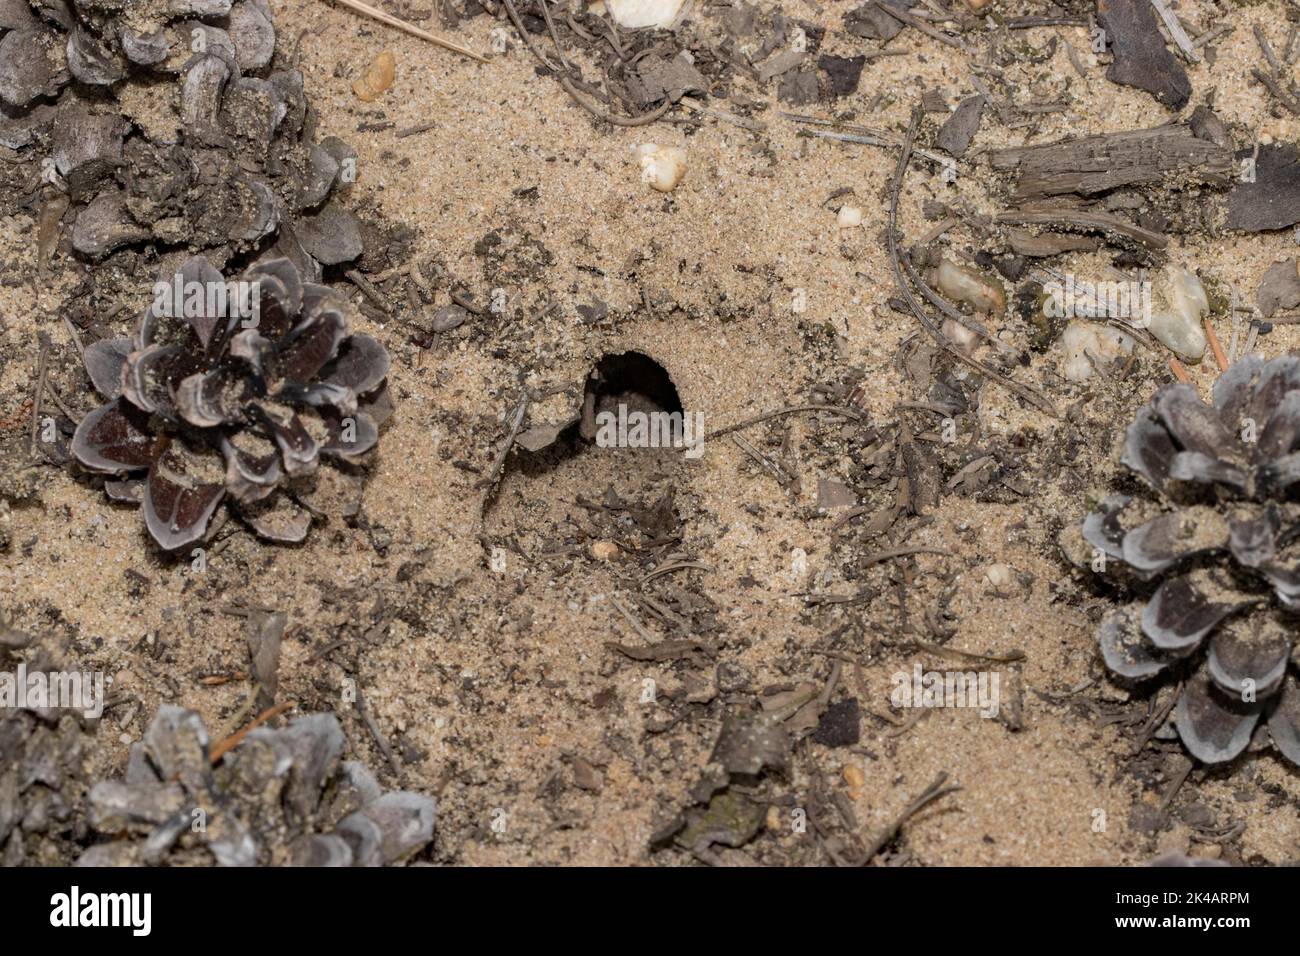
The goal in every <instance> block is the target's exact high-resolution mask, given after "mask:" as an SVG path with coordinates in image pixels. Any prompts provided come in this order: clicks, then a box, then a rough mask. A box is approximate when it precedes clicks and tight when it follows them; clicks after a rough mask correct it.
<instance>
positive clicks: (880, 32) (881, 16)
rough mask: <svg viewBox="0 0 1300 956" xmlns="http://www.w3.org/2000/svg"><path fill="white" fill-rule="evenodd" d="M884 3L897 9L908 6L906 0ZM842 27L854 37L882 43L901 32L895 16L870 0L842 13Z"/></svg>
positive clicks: (901, 25) (892, 0)
mask: <svg viewBox="0 0 1300 956" xmlns="http://www.w3.org/2000/svg"><path fill="white" fill-rule="evenodd" d="M885 5H886V6H890V7H894V8H895V9H898V10H906V9H907V8H908V6H909V4H908V2H907V0H885ZM844 29H845V31H846V32H848V33H851V34H852V35H853V36H855V37H862V38H863V39H864V40H878V41H879V42H881V43H884V42H885V41H886V40H892V39H893V38H894V37H896V36H898V35H899V34H900V33H902V32H903V24H902V21H900V20H899V19H898V18H897V17H891V16H890V15H889V14H888V13H886V12H885V11H884V10H881V9H880V8H879V7H878V6H876V4H875V3H874V2H872V0H867V2H866V3H864V4H863V5H862V6H860V7H856V8H855V9H853V10H850V11H849V12H848V13H846V14H844Z"/></svg>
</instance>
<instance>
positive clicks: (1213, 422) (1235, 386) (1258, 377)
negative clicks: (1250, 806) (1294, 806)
mask: <svg viewBox="0 0 1300 956" xmlns="http://www.w3.org/2000/svg"><path fill="white" fill-rule="evenodd" d="M1122 463H1123V464H1124V465H1126V466H1127V467H1128V468H1130V469H1132V470H1133V471H1135V472H1137V473H1138V474H1139V475H1141V476H1142V477H1143V478H1144V479H1145V480H1146V482H1147V483H1148V484H1149V485H1150V486H1151V488H1152V489H1153V490H1154V491H1155V500H1150V499H1146V498H1132V497H1129V496H1126V495H1113V496H1111V497H1109V498H1107V499H1106V500H1105V501H1103V502H1102V503H1101V507H1100V509H1099V510H1098V511H1096V512H1094V513H1092V514H1090V515H1089V516H1088V517H1087V518H1086V519H1085V520H1084V522H1083V526H1082V528H1081V529H1080V531H1081V534H1082V537H1083V538H1084V539H1085V540H1086V541H1087V543H1088V544H1090V545H1092V546H1093V548H1094V549H1095V551H1094V552H1093V553H1094V556H1096V557H1097V558H1098V559H1100V563H1102V564H1104V563H1106V562H1107V561H1108V560H1109V561H1116V562H1122V563H1123V565H1125V566H1127V568H1129V569H1130V570H1131V571H1133V572H1134V575H1135V577H1136V579H1137V580H1138V581H1139V582H1145V584H1146V586H1147V587H1149V585H1150V584H1152V583H1154V584H1155V585H1156V586H1155V589H1154V592H1153V593H1150V595H1149V597H1148V598H1147V599H1146V600H1145V602H1144V603H1139V604H1134V605H1131V606H1129V607H1125V608H1120V609H1116V610H1113V611H1111V612H1110V613H1108V614H1107V615H1106V616H1105V617H1104V618H1103V620H1102V623H1101V627H1100V630H1099V633H1098V639H1099V642H1100V644H1101V652H1102V656H1103V658H1104V659H1105V662H1106V666H1107V667H1109V668H1110V670H1111V671H1113V672H1114V673H1115V674H1117V675H1119V676H1120V677H1124V678H1128V679H1130V680H1135V681H1137V680H1146V679H1148V678H1152V677H1156V676H1157V675H1162V676H1165V677H1174V678H1176V679H1182V680H1185V684H1184V687H1183V691H1182V694H1181V695H1180V697H1179V699H1178V702H1177V704H1176V705H1175V708H1174V713H1173V722H1174V726H1175V727H1176V728H1177V730H1178V734H1179V736H1180V737H1181V738H1182V741H1183V744H1184V745H1185V746H1186V747H1187V749H1188V751H1190V752H1191V754H1192V755H1193V756H1194V757H1196V758H1197V759H1198V760H1201V761H1203V762H1205V763H1223V762H1226V761H1229V760H1232V759H1234V758H1235V757H1237V756H1238V755H1239V754H1240V753H1241V752H1242V751H1243V750H1245V749H1246V747H1247V745H1248V744H1249V743H1250V741H1251V738H1252V735H1253V734H1254V731H1255V729H1256V727H1257V725H1258V724H1259V723H1260V722H1261V721H1264V722H1266V723H1267V726H1268V728H1269V734H1270V736H1271V737H1272V741H1273V746H1274V747H1275V748H1276V749H1277V750H1279V751H1280V752H1281V753H1282V754H1283V755H1284V756H1285V757H1286V758H1287V759H1288V760H1290V761H1291V762H1292V763H1294V764H1297V765H1300V677H1298V676H1297V673H1296V664H1297V661H1298V660H1300V655H1297V652H1296V640H1295V636H1294V635H1295V631H1296V614H1297V612H1298V611H1300V545H1298V544H1297V539H1300V502H1298V501H1297V495H1296V491H1297V489H1298V488H1300V359H1297V358H1295V357H1293V356H1284V357H1282V358H1278V359H1274V360H1273V361H1271V362H1268V363H1264V362H1263V361H1261V360H1260V359H1258V358H1256V357H1253V356H1250V357H1247V358H1245V359H1243V360H1241V361H1240V362H1237V363H1236V364H1235V365H1233V366H1232V367H1231V368H1229V369H1228V371H1226V372H1224V373H1223V375H1222V376H1220V378H1219V380H1218V381H1217V382H1216V383H1215V385H1214V389H1213V399H1212V404H1211V405H1206V404H1205V403H1203V402H1202V401H1201V399H1200V396H1199V395H1198V394H1197V392H1196V389H1195V388H1194V387H1193V386H1191V385H1185V384H1180V385H1168V386H1165V387H1164V388H1161V389H1160V390H1159V391H1158V392H1157V393H1156V395H1155V397H1154V398H1153V399H1152V401H1151V402H1150V404H1148V405H1146V406H1145V407H1143V408H1142V410H1141V411H1140V412H1138V414H1137V417H1136V418H1135V420H1134V421H1133V423H1132V424H1131V425H1130V426H1129V428H1128V434H1127V437H1126V440H1125V445H1124V455H1123V458H1122Z"/></svg>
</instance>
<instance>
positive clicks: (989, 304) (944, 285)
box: [935, 259, 1007, 315]
mask: <svg viewBox="0 0 1300 956" xmlns="http://www.w3.org/2000/svg"><path fill="white" fill-rule="evenodd" d="M935 284H936V286H937V287H938V289H939V291H940V292H942V293H943V294H944V295H946V296H947V297H948V298H950V299H952V300H953V301H955V302H964V303H966V304H967V305H969V306H970V307H971V308H972V309H973V310H974V311H976V312H983V313H985V314H986V315H1001V314H1002V313H1003V312H1005V311H1006V308H1007V294H1006V291H1005V290H1004V289H1003V288H1002V283H1001V282H998V281H997V280H996V279H989V278H985V277H984V276H982V275H980V274H979V273H978V272H976V271H975V270H974V269H969V268H967V267H966V266H962V265H958V264H957V263H955V262H951V261H950V260H948V259H943V260H941V261H940V262H939V268H938V270H937V271H936V275H935Z"/></svg>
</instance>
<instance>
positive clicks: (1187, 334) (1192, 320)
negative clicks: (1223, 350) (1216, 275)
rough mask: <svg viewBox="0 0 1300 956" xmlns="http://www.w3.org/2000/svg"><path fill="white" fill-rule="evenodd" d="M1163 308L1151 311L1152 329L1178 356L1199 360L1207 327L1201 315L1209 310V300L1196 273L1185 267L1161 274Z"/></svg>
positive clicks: (1187, 359) (1160, 285) (1157, 290)
mask: <svg viewBox="0 0 1300 956" xmlns="http://www.w3.org/2000/svg"><path fill="white" fill-rule="evenodd" d="M1156 294H1157V296H1158V297H1159V298H1160V300H1161V304H1162V306H1163V308H1160V309H1155V310H1153V311H1152V314H1151V324H1150V325H1149V326H1148V329H1149V331H1150V332H1151V334H1152V335H1154V336H1155V337H1156V338H1157V339H1159V340H1160V341H1161V342H1162V343H1163V344H1164V345H1166V346H1168V348H1169V349H1170V350H1171V351H1173V352H1174V353H1175V354H1176V355H1177V356H1178V357H1179V358H1181V359H1183V360H1184V361H1187V362H1199V361H1200V360H1201V357H1202V356H1203V355H1205V345H1206V341H1205V329H1204V328H1203V327H1202V325H1201V316H1203V315H1204V314H1205V313H1207V312H1209V311H1210V301H1209V298H1208V297H1207V296H1206V294H1205V286H1203V285H1201V280H1200V279H1198V278H1197V277H1196V275H1195V273H1193V272H1191V271H1190V270H1188V269H1185V268H1178V269H1174V270H1172V271H1171V272H1170V273H1169V274H1167V275H1165V276H1163V277H1162V281H1161V282H1160V284H1159V286H1158V287H1157V289H1156Z"/></svg>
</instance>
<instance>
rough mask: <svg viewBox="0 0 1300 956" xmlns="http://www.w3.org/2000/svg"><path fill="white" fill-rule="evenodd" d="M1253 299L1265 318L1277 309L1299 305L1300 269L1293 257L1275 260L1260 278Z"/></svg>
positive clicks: (1292, 307)
mask: <svg viewBox="0 0 1300 956" xmlns="http://www.w3.org/2000/svg"><path fill="white" fill-rule="evenodd" d="M1255 301H1256V302H1257V303H1258V304H1259V311H1260V313H1261V314H1262V315H1263V316H1264V318H1266V319H1267V318H1268V317H1269V316H1271V315H1272V314H1273V313H1274V312H1276V311H1277V310H1278V309H1294V308H1295V307H1296V306H1297V305H1300V270H1297V268H1296V260H1295V259H1287V260H1285V261H1283V262H1275V263H1273V265H1272V266H1270V267H1269V270H1268V271H1267V272H1265V273H1264V278H1263V279H1261V280H1260V283H1259V291H1258V292H1256V293H1255Z"/></svg>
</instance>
